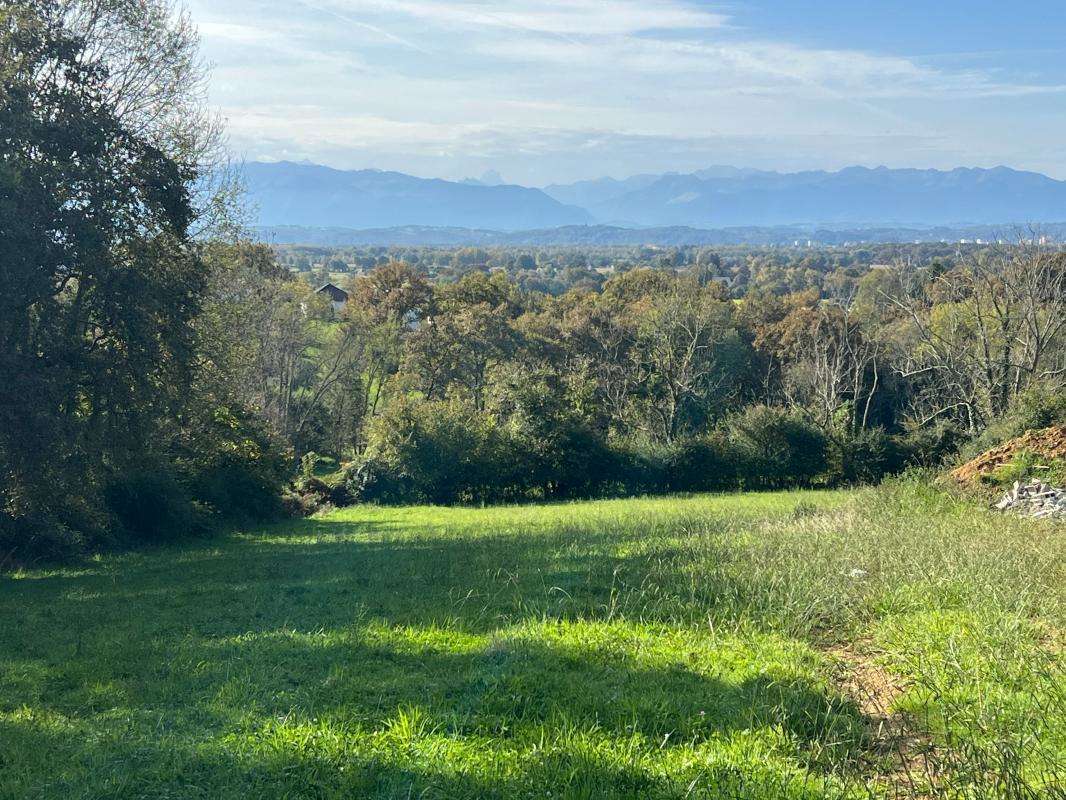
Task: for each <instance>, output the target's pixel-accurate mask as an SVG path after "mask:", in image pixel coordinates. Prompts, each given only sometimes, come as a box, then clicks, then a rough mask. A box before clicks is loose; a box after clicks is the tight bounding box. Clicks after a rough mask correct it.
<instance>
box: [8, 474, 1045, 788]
mask: <svg viewBox="0 0 1066 800" xmlns="http://www.w3.org/2000/svg"><path fill="white" fill-rule="evenodd" d="M1063 559H1064V554H1063V550H1062V548H1061V538H1060V537H1057V536H1053V535H1052V533H1051V532H1050V529H1049V527H1048V526H1044V525H1040V524H1037V523H1033V522H1030V521H1027V520H1022V519H1016V518H1000V517H994V516H992V515H991V514H989V513H988V512H987V511H985V510H983V509H980V508H977V507H975V506H974V505H972V504H966V503H961V502H958V501H956V500H954V499H952V498H951V497H949V496H947V495H944V494H939V493H937V492H935V491H933V490H931V489H930V488H929V487H928V486H925V485H924V484H921V483H918V482H915V483H903V484H897V485H893V486H889V487H887V488H884V489H881V490H876V491H874V490H860V491H855V492H831V493H818V492H786V493H778V494H760V495H736V496H696V497H675V498H658V499H636V500H617V501H600V502H589V503H567V504H559V505H538V506H527V507H509V508H484V509H464V508H385V507H380V508H379V507H356V508H351V509H345V510H343V511H338V512H334V513H331V514H329V515H327V516H324V517H321V518H318V519H310V520H299V521H291V522H285V523H281V524H278V525H275V526H272V527H268V528H264V529H261V530H254V531H248V532H245V533H239V534H233V535H231V536H228V537H224V538H220V539H210V540H204V541H199V542H196V541H193V542H186V543H183V544H181V545H180V546H173V547H166V548H160V549H157V550H155V551H152V552H141V553H132V554H127V555H121V556H110V557H106V558H101V559H99V560H94V561H91V562H88V563H86V564H83V565H81V566H78V567H72V568H69V569H62V570H51V571H46V570H34V571H26V572H21V573H18V574H16V575H14V576H0V620H3V624H2V625H0V798H38V799H43V800H49V799H50V798H63V800H78V799H80V798H84V799H85V800H88V798H103V797H106V798H115V799H122V798H129V799H130V800H133V798H149V797H151V798H162V797H170V798H213V799H216V798H217V799H220V800H225V799H226V798H233V799H234V800H236V798H247V797H255V798H311V797H314V798H397V799H399V798H414V797H418V798H437V799H438V800H444V798H447V800H463V799H464V798H465V799H466V800H475V798H476V799H477V800H484V799H485V798H499V800H512V799H513V798H530V799H531V800H532V798H546V797H552V798H618V799H619V800H621V799H622V798H626V799H627V800H628V799H629V798H634V797H640V798H660V799H661V800H667V799H669V800H682V798H689V799H691V798H704V799H705V800H720V799H721V798H751V799H752V800H771V799H772V800H781V799H782V798H784V799H785V800H788V799H790V798H791V800H820V799H821V798H834V799H836V800H843V799H844V798H854V800H871V799H872V798H883V799H884V800H889V799H890V798H892V800H898V798H905V797H923V798H939V797H942V798H948V797H950V798H953V800H957V799H958V798H963V797H973V798H977V797H983V798H993V797H995V798H1004V799H1006V800H1009V799H1010V798H1036V797H1049V798H1050V797H1055V796H1056V795H1055V794H1054V789H1055V787H1057V786H1061V785H1062V781H1063V779H1064V778H1066V775H1064V774H1063V764H1064V763H1066V707H1064V705H1066V703H1064V697H1063V693H1062V687H1063V686H1064V685H1066V681H1064V680H1063V679H1064V677H1066V676H1064V674H1063V661H1062V641H1061V631H1062V630H1063V629H1064V624H1066V615H1064V607H1066V602H1064V600H1066V598H1064V592H1063V587H1064V581H1063V579H1062V578H1063V569H1064V560H1063ZM1057 632H1058V633H1057Z"/></svg>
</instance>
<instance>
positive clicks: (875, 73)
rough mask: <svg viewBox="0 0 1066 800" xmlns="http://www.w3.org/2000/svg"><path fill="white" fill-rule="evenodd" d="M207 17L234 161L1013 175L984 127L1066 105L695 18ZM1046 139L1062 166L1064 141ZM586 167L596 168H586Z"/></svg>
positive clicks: (465, 12) (225, 13)
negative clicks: (879, 166)
mask: <svg viewBox="0 0 1066 800" xmlns="http://www.w3.org/2000/svg"><path fill="white" fill-rule="evenodd" d="M191 2H192V10H193V13H194V17H195V18H196V19H197V20H198V21H200V23H201V29H202V32H203V35H204V40H205V43H206V45H207V50H208V55H209V57H210V58H211V59H212V60H213V61H215V62H216V63H217V64H218V70H217V73H216V80H215V90H214V97H215V99H216V100H217V102H218V103H219V104H220V105H221V106H222V108H223V111H224V113H225V114H226V115H227V116H228V117H229V118H230V120H231V126H232V130H233V140H234V142H235V143H239V145H240V146H241V147H244V148H246V149H247V151H248V152H249V153H252V154H254V155H256V156H259V155H269V154H270V149H271V148H275V149H276V150H277V151H278V152H279V153H281V152H284V153H285V154H287V157H288V156H291V155H292V154H293V153H295V152H305V153H306V154H307V155H306V157H309V158H315V157H319V158H325V157H326V156H327V155H328V157H329V158H330V159H331V161H332V162H334V163H341V162H344V163H345V165H352V163H353V162H356V161H358V162H360V163H361V164H362V165H363V166H372V165H374V164H373V163H372V159H375V158H377V159H381V160H383V161H390V163H391V162H392V161H397V162H398V161H401V160H402V158H403V157H405V156H406V157H407V158H408V159H409V161H410V162H411V163H412V164H431V163H433V159H438V160H439V162H440V164H441V171H442V172H443V171H445V170H454V169H461V168H462V167H459V166H457V165H458V164H461V163H463V162H464V160H465V161H466V162H469V163H471V164H475V165H476V164H478V163H480V160H481V159H490V158H494V159H501V160H503V161H506V162H507V163H509V164H520V163H521V162H522V160H523V159H528V158H529V157H531V156H532V157H535V158H537V159H541V160H542V163H543V164H545V165H546V164H549V163H551V159H552V158H554V159H555V163H557V164H559V165H560V171H561V172H562V171H567V172H570V173H573V171H575V170H579V169H583V170H584V171H585V173H586V174H588V175H595V174H597V173H598V172H603V171H606V170H607V167H608V165H610V164H613V163H616V162H617V158H616V157H615V156H612V155H611V154H610V152H609V148H612V147H613V148H615V151H616V152H617V153H619V154H621V153H625V155H626V157H627V158H629V159H632V160H633V162H634V163H633V164H632V165H631V167H630V169H629V171H641V170H643V169H645V166H644V165H643V164H642V163H640V161H641V159H640V157H639V156H638V155H637V154H638V153H639V152H641V150H640V148H641V147H644V148H646V150H645V151H643V152H644V153H645V158H646V159H648V160H655V159H657V158H658V156H659V155H660V154H661V153H663V152H665V153H670V154H673V155H672V156H671V157H672V158H674V159H675V161H677V162H678V163H680V162H683V161H685V160H686V159H690V158H695V157H694V156H693V155H692V154H693V153H694V152H696V151H697V150H698V149H699V148H700V147H704V148H706V152H705V154H704V156H703V159H704V163H709V162H710V161H723V160H726V157H725V156H723V155H721V149H722V148H723V147H725V145H724V144H723V142H730V143H734V144H735V143H736V142H746V143H748V146H749V147H750V148H751V149H750V151H748V152H750V153H751V156H750V157H749V158H745V157H744V153H745V151H744V150H743V148H739V149H737V148H736V147H734V146H733V144H730V145H729V147H726V148H725V149H726V150H727V152H729V153H731V154H732V155H729V158H730V159H732V160H734V161H735V162H736V163H739V164H742V165H744V164H749V163H755V161H756V160H757V159H758V158H761V157H762V156H760V155H758V154H759V153H763V152H764V151H765V148H763V147H762V145H758V146H756V143H757V142H763V141H769V140H771V139H772V140H773V141H776V142H777V143H778V147H779V149H780V150H781V151H782V154H783V155H782V159H784V158H785V157H786V156H787V153H789V152H791V151H789V150H788V148H795V147H796V146H797V145H796V142H798V141H802V142H803V143H804V144H803V146H802V148H800V149H801V150H802V152H804V153H806V154H808V156H805V157H812V158H813V156H811V155H810V154H812V153H815V152H816V151H817V149H818V147H819V145H818V142H819V140H820V141H821V142H823V144H822V145H821V146H822V148H823V159H822V162H817V160H814V161H812V162H811V165H812V166H817V165H820V164H824V163H825V162H828V161H832V160H834V159H836V158H837V157H838V156H841V155H844V154H847V155H848V157H849V158H852V159H854V160H856V161H858V160H859V158H860V157H862V158H864V159H865V160H864V161H863V163H866V161H869V160H874V161H889V160H891V159H890V158H888V157H879V155H883V156H888V155H891V154H893V153H908V154H910V157H912V158H913V157H916V156H915V154H916V153H918V154H920V153H923V152H924V153H930V154H932V152H933V151H932V150H929V149H928V148H929V147H930V145H929V143H930V142H935V143H937V144H936V145H935V147H934V148H933V150H936V152H941V153H942V152H947V151H948V150H950V151H951V152H954V153H957V154H960V155H959V156H958V158H959V160H960V161H961V162H964V163H966V162H968V159H966V158H965V153H966V152H973V153H974V154H975V159H976V158H977V154H979V153H988V152H993V151H996V149H997V147H998V152H1001V153H1003V157H1002V158H1001V159H998V160H1003V161H1006V160H1008V158H1007V156H1008V155H1009V154H1010V153H1014V152H1017V149H1018V145H1019V143H1018V142H1017V141H1015V139H1014V137H1013V136H1012V135H1011V133H1010V125H1009V124H1007V122H1006V121H1005V120H1008V119H1009V117H1008V116H1007V115H1003V117H1002V119H1003V120H1004V122H1003V124H999V125H998V127H997V125H996V124H992V125H989V124H987V123H986V124H984V125H983V126H982V125H975V124H974V120H975V119H977V118H985V119H987V118H988V117H989V114H988V113H987V108H985V105H986V104H987V103H997V102H998V103H1009V102H1011V99H1012V98H1015V99H1018V102H1026V101H1025V98H1029V97H1036V96H1038V95H1044V96H1051V95H1052V93H1061V92H1066V86H1063V85H1041V84H1040V83H1039V82H1025V81H1012V80H1008V79H1007V78H1004V77H1003V76H1002V74H997V73H992V72H987V71H982V70H978V69H974V68H969V69H963V68H958V67H954V68H953V67H952V66H951V65H950V64H944V63H942V62H934V61H922V60H919V59H914V58H908V57H904V56H901V55H893V54H886V53H870V52H864V51H859V50H844V49H827V48H814V47H805V46H800V45H798V44H795V43H790V42H787V41H771V40H769V39H766V38H765V37H763V38H760V37H759V35H758V34H759V32H758V31H744V30H740V29H738V28H736V27H735V26H734V25H733V24H732V23H731V20H730V19H729V18H728V17H727V16H726V15H724V14H721V13H717V12H714V11H709V10H707V9H706V8H705V7H703V6H696V5H694V4H692V3H689V2H686V0H650V1H649V0H513V2H507V3H502V2H487V1H484V0H294V2H293V3H291V4H277V3H274V2H269V0H225V2H223V0H191ZM1054 120H1059V121H1060V122H1062V112H1061V106H1060V111H1059V112H1058V116H1057V117H1056V116H1054V115H1052V121H1054ZM590 131H591V132H593V133H591V134H590V133H589V132H590ZM759 137H769V138H768V139H765V140H764V139H763V138H759ZM1037 139H1038V140H1039V141H1040V142H1041V146H1042V147H1043V148H1044V152H1054V148H1052V149H1051V150H1048V145H1049V144H1050V143H1051V142H1050V137H1048V136H1043V135H1040V134H1039V133H1038V134H1037V135H1036V136H1035V138H1034V141H1036V140H1037ZM830 141H835V142H837V143H838V144H837V145H836V146H832V147H831V146H830V144H829V142H830ZM893 141H894V142H896V143H897V146H896V147H895V149H894V148H893V146H891V145H890V144H888V143H889V142H893ZM679 142H682V143H684V145H683V146H681V145H678V144H677V143H679ZM849 142H850V143H852V144H846V143H849ZM916 142H921V143H922V144H921V145H916V144H915V143H916ZM948 142H950V143H952V144H951V145H950V146H949V145H945V144H944V143H948ZM840 143H844V144H840ZM872 143H876V145H875V144H872ZM655 148H660V149H659V150H656V149H655ZM878 148H880V149H878ZM916 148H917V149H916ZM923 148H926V149H923ZM937 148H940V149H937ZM345 152H349V153H350V154H352V157H351V158H347V159H346V158H345V155H344V154H345ZM571 152H580V153H583V154H585V155H586V158H587V161H586V164H585V165H584V167H583V168H582V166H581V165H580V164H578V163H576V162H574V161H572V160H568V159H569V156H567V155H566V154H567V153H571ZM315 153H317V154H319V155H318V156H315V155H314V154H315ZM938 157H939V156H938ZM930 158H933V156H932V155H930ZM686 163H687V162H686ZM915 163H918V164H921V163H927V162H922V161H918V160H916V161H915ZM562 165H566V166H565V168H564V167H563V166H562ZM763 165H765V164H763ZM392 166H393V168H401V169H402V168H403V167H402V163H396V164H392ZM1064 167H1066V165H1064ZM412 168H413V167H412ZM545 168H546V167H545ZM668 168H669V167H668ZM538 169H539V167H538ZM509 171H510V172H512V173H513V172H515V171H516V168H515V167H510V168H509Z"/></svg>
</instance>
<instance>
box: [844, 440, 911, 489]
mask: <svg viewBox="0 0 1066 800" xmlns="http://www.w3.org/2000/svg"><path fill="white" fill-rule="evenodd" d="M829 462H830V466H829V472H828V474H827V476H826V477H827V480H828V482H829V483H833V484H838V483H847V484H858V483H879V482H880V481H881V480H882V479H883V478H884V477H885V476H886V475H890V474H893V473H896V472H899V471H900V470H901V469H902V468H903V466H904V455H903V453H902V452H901V451H900V447H899V445H898V443H897V442H896V440H895V439H894V438H893V437H891V436H889V435H888V434H887V433H885V431H884V430H883V429H881V428H867V429H863V430H860V431H857V432H854V433H848V434H847V435H845V436H842V437H839V438H835V439H833V440H832V442H831V443H830V447H829Z"/></svg>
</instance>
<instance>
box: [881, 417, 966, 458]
mask: <svg viewBox="0 0 1066 800" xmlns="http://www.w3.org/2000/svg"><path fill="white" fill-rule="evenodd" d="M895 439H896V448H897V451H898V453H899V457H900V460H901V462H902V463H904V464H907V465H911V466H917V467H942V466H944V465H945V464H947V463H948V462H950V461H953V460H955V459H956V458H957V455H958V452H959V448H960V447H961V446H962V445H963V443H964V442H965V441H966V434H965V433H964V432H963V431H962V430H960V429H959V427H958V426H957V425H954V424H952V423H950V422H946V421H937V422H935V423H933V424H931V425H926V426H923V427H920V428H908V429H907V430H906V431H905V432H904V433H902V434H901V435H899V436H897V437H895Z"/></svg>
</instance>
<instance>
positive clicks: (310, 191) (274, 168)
mask: <svg viewBox="0 0 1066 800" xmlns="http://www.w3.org/2000/svg"><path fill="white" fill-rule="evenodd" d="M244 181H245V185H246V188H247V190H248V194H249V199H250V200H251V201H252V204H253V206H254V207H255V208H256V210H257V214H258V224H259V225H306V226H313V227H331V226H342V227H348V228H391V227H394V226H397V225H429V226H440V227H449V226H459V227H473V228H491V229H494V230H517V229H521V228H551V227H555V226H558V225H580V224H585V223H590V222H593V219H592V216H591V215H590V214H589V213H588V212H587V211H584V210H583V209H580V208H576V207H574V206H568V205H566V204H565V203H561V202H559V201H558V200H555V199H553V198H551V197H549V196H548V195H547V194H545V193H544V192H542V191H541V190H540V189H527V188H526V187H524V186H507V185H498V186H488V185H485V184H483V183H480V182H478V183H457V182H453V181H445V180H438V179H426V178H415V177H412V176H411V175H404V174H403V173H400V172H381V171H378V170H359V171H355V172H344V171H341V170H336V169H330V168H329V167H321V166H318V165H315V164H293V163H291V162H286V161H282V162H279V163H275V164H267V163H249V164H246V165H245V167H244Z"/></svg>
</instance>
